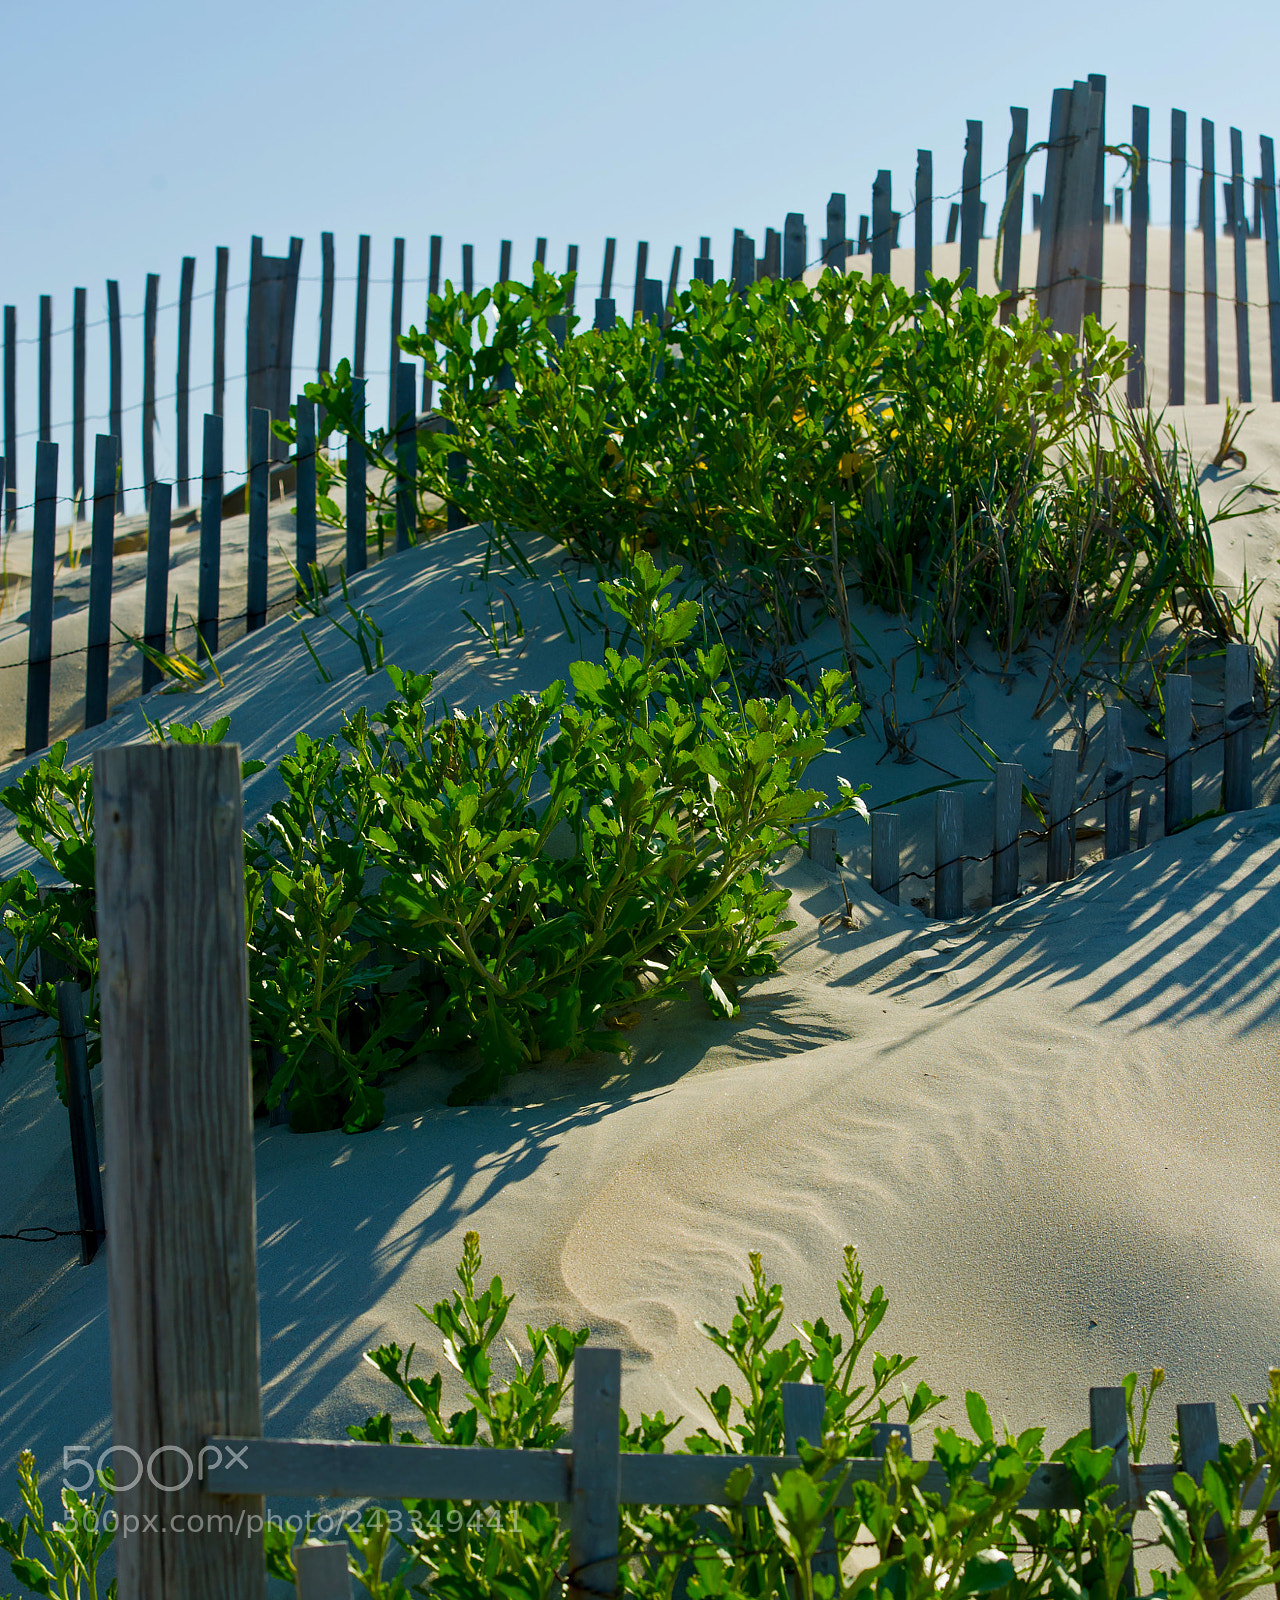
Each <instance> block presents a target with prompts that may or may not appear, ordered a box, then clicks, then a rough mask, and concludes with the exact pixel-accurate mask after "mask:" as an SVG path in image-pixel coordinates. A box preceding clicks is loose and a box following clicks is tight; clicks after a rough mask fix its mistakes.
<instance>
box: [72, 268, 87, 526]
mask: <svg viewBox="0 0 1280 1600" xmlns="http://www.w3.org/2000/svg"><path fill="white" fill-rule="evenodd" d="M86 300H87V296H86V294H85V291H84V290H83V289H77V290H76V292H75V304H74V310H73V311H72V314H71V494H72V498H73V499H74V500H75V503H76V521H77V522H83V521H84V519H85V507H84V490H85V483H84V383H85V333H86V321H87V316H86Z"/></svg>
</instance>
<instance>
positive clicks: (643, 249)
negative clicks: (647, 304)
mask: <svg viewBox="0 0 1280 1600" xmlns="http://www.w3.org/2000/svg"><path fill="white" fill-rule="evenodd" d="M648 275H649V241H648V240H647V239H641V241H640V243H639V244H638V245H637V246H636V281H635V293H634V296H633V298H632V303H631V321H632V322H633V323H635V322H638V321H639V320H640V317H641V315H642V313H643V310H644V280H645V279H646V278H647V277H648Z"/></svg>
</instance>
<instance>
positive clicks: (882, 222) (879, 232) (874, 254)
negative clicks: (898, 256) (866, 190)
mask: <svg viewBox="0 0 1280 1600" xmlns="http://www.w3.org/2000/svg"><path fill="white" fill-rule="evenodd" d="M892 186H893V174H892V173H891V172H890V171H889V170H888V168H885V167H882V168H881V170H880V171H879V172H877V173H876V181H875V183H874V184H872V186H871V271H872V273H873V274H874V275H875V276H877V277H879V276H881V275H883V276H884V277H888V275H889V266H890V262H891V259H892V256H891V252H892V249H893V187H892Z"/></svg>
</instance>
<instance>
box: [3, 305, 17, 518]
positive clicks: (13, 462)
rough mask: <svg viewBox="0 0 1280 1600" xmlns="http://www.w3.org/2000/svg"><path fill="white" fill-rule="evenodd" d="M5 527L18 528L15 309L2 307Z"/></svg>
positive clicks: (14, 307) (13, 307)
mask: <svg viewBox="0 0 1280 1600" xmlns="http://www.w3.org/2000/svg"><path fill="white" fill-rule="evenodd" d="M4 460H5V480H4V525H5V527H6V528H8V529H10V530H12V529H14V528H16V527H17V526H18V309H17V307H16V306H6V307H5V308H4Z"/></svg>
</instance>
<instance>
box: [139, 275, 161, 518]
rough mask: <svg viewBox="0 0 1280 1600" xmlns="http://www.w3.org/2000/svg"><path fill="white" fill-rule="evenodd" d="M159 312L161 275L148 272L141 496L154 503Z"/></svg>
mask: <svg viewBox="0 0 1280 1600" xmlns="http://www.w3.org/2000/svg"><path fill="white" fill-rule="evenodd" d="M159 312H160V275H159V273H156V272H148V273H147V292H146V297H145V298H144V300H143V303H142V496H143V503H144V504H145V505H150V503H151V484H152V482H153V480H154V479H155V475H156V321H157V319H158V317H159Z"/></svg>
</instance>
